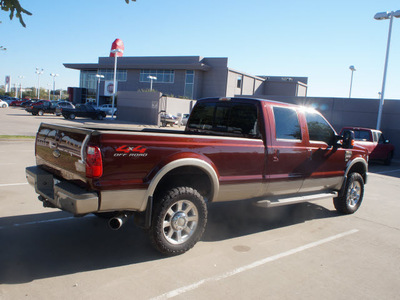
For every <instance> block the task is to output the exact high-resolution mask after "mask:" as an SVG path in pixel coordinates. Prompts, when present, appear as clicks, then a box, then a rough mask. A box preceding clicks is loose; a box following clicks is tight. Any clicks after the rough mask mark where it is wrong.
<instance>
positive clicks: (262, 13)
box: [0, 0, 400, 99]
mask: <svg viewBox="0 0 400 300" xmlns="http://www.w3.org/2000/svg"><path fill="white" fill-rule="evenodd" d="M20 3H21V5H22V7H24V8H25V9H27V10H28V11H30V12H32V13H33V15H32V16H24V20H25V22H26V24H27V27H26V28H23V27H22V26H21V25H20V24H19V21H18V20H17V19H14V20H13V21H10V20H9V18H8V14H6V13H5V12H2V11H1V12H0V20H1V21H2V24H0V32H1V35H0V36H1V38H0V46H3V47H6V48H7V50H6V51H0V84H4V80H5V76H6V75H10V76H11V77H12V83H17V84H18V85H19V83H20V81H21V79H20V78H18V77H19V76H24V78H23V79H22V86H23V87H24V86H36V85H37V75H36V74H35V70H36V67H39V68H40V69H42V68H43V69H44V73H43V75H41V78H40V85H41V87H43V88H48V85H49V84H51V83H52V77H51V76H50V73H58V74H59V77H57V78H56V88H57V89H59V88H63V89H66V88H67V87H68V86H79V71H75V70H69V69H66V68H65V67H64V66H63V63H96V62H97V60H98V57H99V56H108V55H109V51H110V48H111V44H112V42H113V41H114V40H115V39H116V38H119V39H122V41H123V42H124V44H125V53H124V56H193V55H194V56H204V57H228V65H229V67H230V68H232V69H235V70H239V71H242V72H245V73H249V74H253V75H270V76H306V77H308V85H309V88H308V95H309V96H319V97H348V95H349V88H350V77H351V71H350V70H349V66H350V65H354V66H355V68H356V71H355V73H354V81H353V90H352V96H353V97H359V98H378V92H380V91H381V88H382V78H383V68H384V61H385V53H386V45H387V38H388V30H389V20H383V21H376V20H374V18H373V17H374V15H375V13H377V12H381V11H392V10H393V11H396V10H400V2H399V1H398V0H396V1H394V0H393V1H392V0H382V1H376V0H355V1H352V0H336V1H321V0H312V1H311V0H309V1H307V0H305V1H298V0H297V1H296V0H287V1H276V0H245V1H236V0H213V1H211V0H203V1H193V0H191V1H188V0H168V1H166V0H164V1H162V0H137V2H131V3H130V4H126V3H125V1H124V0H113V1H106V0H96V1H95V0H84V1H76V0H70V1H54V0H53V1H50V0H40V1H27V0H20ZM390 49H391V50H390V56H389V68H388V75H387V84H386V93H385V94H386V97H385V98H389V99H400V18H399V19H394V21H393V30H392V42H391V48H390Z"/></svg>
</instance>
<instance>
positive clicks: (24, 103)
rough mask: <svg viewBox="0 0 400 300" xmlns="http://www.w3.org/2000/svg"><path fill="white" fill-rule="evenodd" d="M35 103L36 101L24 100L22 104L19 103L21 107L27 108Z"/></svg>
mask: <svg viewBox="0 0 400 300" xmlns="http://www.w3.org/2000/svg"><path fill="white" fill-rule="evenodd" d="M35 102H36V100H26V101H24V102H22V103H21V105H20V106H21V107H25V108H26V107H28V106H32V105H33V104H34V103H35Z"/></svg>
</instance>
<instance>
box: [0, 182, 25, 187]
mask: <svg viewBox="0 0 400 300" xmlns="http://www.w3.org/2000/svg"><path fill="white" fill-rule="evenodd" d="M27 184H29V183H27V182H23V183H4V184H0V187H5V186H17V185H27Z"/></svg>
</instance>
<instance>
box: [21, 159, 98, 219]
mask: <svg viewBox="0 0 400 300" xmlns="http://www.w3.org/2000/svg"><path fill="white" fill-rule="evenodd" d="M25 174H26V179H27V181H28V183H29V184H31V185H32V186H33V187H34V188H35V191H36V193H38V194H39V195H41V196H42V197H44V198H45V199H46V200H47V201H49V202H50V203H51V204H53V205H54V206H55V207H57V208H59V209H61V210H65V211H68V212H70V213H72V214H74V215H82V214H87V213H92V212H96V211H98V210H99V196H98V194H97V193H96V192H88V191H86V190H85V189H82V188H81V187H79V186H77V185H75V184H71V183H69V182H67V181H63V180H61V181H60V180H58V179H57V178H55V177H54V176H53V174H51V173H49V172H47V171H45V170H43V169H41V168H39V167H37V166H33V167H27V168H26V169H25Z"/></svg>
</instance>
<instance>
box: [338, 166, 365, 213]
mask: <svg viewBox="0 0 400 300" xmlns="http://www.w3.org/2000/svg"><path fill="white" fill-rule="evenodd" d="M363 196H364V179H363V178H362V176H361V175H360V174H359V173H351V174H350V175H349V177H348V178H347V181H346V185H345V190H344V192H343V195H342V196H339V197H337V198H334V199H333V204H334V205H335V208H336V210H337V211H338V212H340V213H342V214H352V213H355V212H356V211H357V209H358V208H359V207H360V205H361V202H362V199H363Z"/></svg>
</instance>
